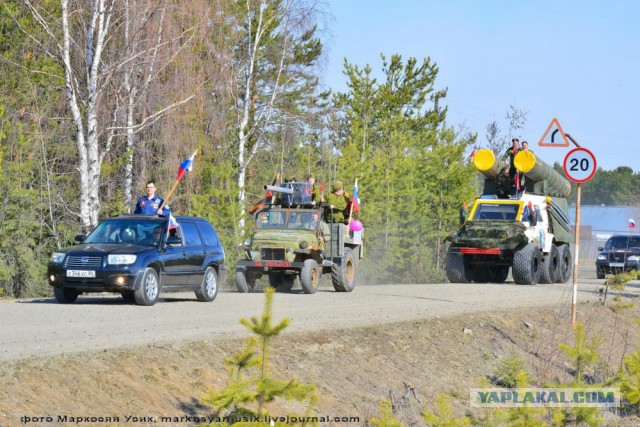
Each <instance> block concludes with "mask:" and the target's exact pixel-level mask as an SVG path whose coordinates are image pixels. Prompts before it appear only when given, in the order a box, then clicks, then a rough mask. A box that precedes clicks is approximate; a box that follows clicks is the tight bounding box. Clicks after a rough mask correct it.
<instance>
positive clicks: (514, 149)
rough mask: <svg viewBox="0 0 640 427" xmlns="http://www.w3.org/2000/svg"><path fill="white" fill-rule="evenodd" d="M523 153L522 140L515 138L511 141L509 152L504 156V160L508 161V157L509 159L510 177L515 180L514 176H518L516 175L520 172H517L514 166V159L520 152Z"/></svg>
mask: <svg viewBox="0 0 640 427" xmlns="http://www.w3.org/2000/svg"><path fill="white" fill-rule="evenodd" d="M520 151H522V148H520V140H519V139H518V138H513V139H512V140H511V147H509V148H508V149H507V152H506V153H504V156H502V160H507V157H508V158H509V176H510V177H511V178H512V179H513V177H514V176H516V173H517V172H518V171H517V170H516V167H515V165H514V164H513V159H514V158H515V157H516V154H518V152H520Z"/></svg>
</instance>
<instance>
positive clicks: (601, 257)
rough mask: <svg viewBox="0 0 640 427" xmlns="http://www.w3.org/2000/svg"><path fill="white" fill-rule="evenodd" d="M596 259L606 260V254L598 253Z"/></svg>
mask: <svg viewBox="0 0 640 427" xmlns="http://www.w3.org/2000/svg"><path fill="white" fill-rule="evenodd" d="M598 259H599V260H600V261H606V260H607V256H606V255H598Z"/></svg>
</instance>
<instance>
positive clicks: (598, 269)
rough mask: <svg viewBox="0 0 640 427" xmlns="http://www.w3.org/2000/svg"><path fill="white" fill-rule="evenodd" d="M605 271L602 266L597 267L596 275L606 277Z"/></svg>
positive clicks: (599, 277) (601, 277) (600, 277)
mask: <svg viewBox="0 0 640 427" xmlns="http://www.w3.org/2000/svg"><path fill="white" fill-rule="evenodd" d="M604 276H605V273H604V271H602V270H601V269H600V267H596V277H597V278H598V279H604Z"/></svg>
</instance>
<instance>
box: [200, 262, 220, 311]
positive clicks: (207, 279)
mask: <svg viewBox="0 0 640 427" xmlns="http://www.w3.org/2000/svg"><path fill="white" fill-rule="evenodd" d="M195 292H196V299H197V300H198V301H202V302H211V301H213V300H214V299H216V296H217V295H218V275H217V274H216V270H215V269H214V268H213V267H208V268H207V271H205V272H204V277H203V278H202V283H201V284H200V288H198V289H197V290H196V291H195Z"/></svg>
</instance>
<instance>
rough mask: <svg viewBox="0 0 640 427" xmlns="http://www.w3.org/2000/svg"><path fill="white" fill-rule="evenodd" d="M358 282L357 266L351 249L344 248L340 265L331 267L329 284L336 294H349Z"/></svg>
mask: <svg viewBox="0 0 640 427" xmlns="http://www.w3.org/2000/svg"><path fill="white" fill-rule="evenodd" d="M357 281H358V265H357V263H356V257H355V255H354V253H353V249H351V248H345V249H344V257H343V258H342V265H337V264H334V265H333V266H332V267H331V282H332V283H333V289H335V290H336V292H351V291H353V288H355V287H356V283H357Z"/></svg>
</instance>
